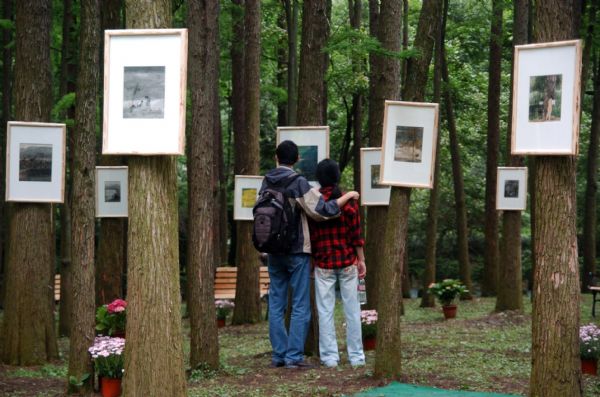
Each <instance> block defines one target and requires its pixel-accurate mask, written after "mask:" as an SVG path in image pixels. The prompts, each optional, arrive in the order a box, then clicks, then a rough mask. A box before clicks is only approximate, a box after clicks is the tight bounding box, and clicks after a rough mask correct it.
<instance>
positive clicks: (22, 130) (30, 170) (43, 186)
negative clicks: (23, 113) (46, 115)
mask: <svg viewBox="0 0 600 397" xmlns="http://www.w3.org/2000/svg"><path fill="white" fill-rule="evenodd" d="M65 136H66V126H65V124H52V123H30V122H20V121H9V122H8V126H7V136H6V201H20V202H40V203H62V202H63V201H64V185H65Z"/></svg>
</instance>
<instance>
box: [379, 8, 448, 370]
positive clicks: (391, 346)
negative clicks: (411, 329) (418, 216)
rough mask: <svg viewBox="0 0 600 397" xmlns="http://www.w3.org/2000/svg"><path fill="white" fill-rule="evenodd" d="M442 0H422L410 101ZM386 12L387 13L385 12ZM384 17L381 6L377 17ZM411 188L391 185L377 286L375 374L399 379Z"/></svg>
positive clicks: (420, 91) (410, 67) (419, 90)
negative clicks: (417, 52) (401, 318)
mask: <svg viewBox="0 0 600 397" xmlns="http://www.w3.org/2000/svg"><path fill="white" fill-rule="evenodd" d="M391 3H393V8H392V10H390V14H392V15H386V17H395V18H396V19H397V20H399V19H400V17H401V13H402V3H401V1H399V0H398V1H393V2H391ZM441 13H442V1H441V0H424V1H423V6H422V8H421V14H420V17H419V24H418V26H417V32H416V35H415V40H414V44H413V46H414V48H415V49H416V50H417V51H419V53H420V56H419V57H415V58H412V59H410V60H409V61H408V64H407V71H406V72H407V78H406V85H405V87H404V88H403V90H402V98H403V100H405V101H410V102H423V99H424V98H425V88H426V86H427V78H428V71H429V64H430V63H431V58H432V55H433V47H434V44H435V41H436V38H437V37H438V34H439V29H440V28H441V22H442V18H441V15H442V14H441ZM385 14H387V12H386V13H385ZM383 17H384V10H383V8H382V10H381V14H380V18H383ZM410 192H411V189H410V188H400V187H392V191H391V195H390V206H389V209H388V216H387V222H386V229H385V238H384V239H383V240H384V249H383V260H382V261H381V268H380V269H379V271H378V272H379V274H378V277H379V280H378V288H379V293H380V296H381V297H385V299H379V302H378V305H377V312H378V313H379V321H378V322H377V339H378V340H377V350H376V352H375V376H376V377H380V378H381V377H383V378H393V379H399V378H400V374H401V364H400V357H401V343H400V341H401V339H400V335H401V332H400V316H401V306H402V291H401V277H402V269H403V267H404V265H405V262H406V259H407V255H406V250H407V248H408V244H407V237H408V212H409V204H410Z"/></svg>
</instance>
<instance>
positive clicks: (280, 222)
mask: <svg viewBox="0 0 600 397" xmlns="http://www.w3.org/2000/svg"><path fill="white" fill-rule="evenodd" d="M298 176H299V175H298V174H296V173H293V174H291V175H290V176H288V177H287V178H283V179H282V180H280V181H279V182H278V183H276V184H272V183H269V182H268V181H267V182H266V183H267V186H266V187H265V189H264V190H263V191H262V192H261V193H260V195H259V197H258V200H257V201H256V204H255V205H254V208H253V209H252V213H253V215H254V227H253V230H252V242H254V247H256V249H257V250H258V251H260V252H266V253H268V254H286V253H288V252H289V251H290V249H291V248H292V244H293V243H294V241H296V239H297V234H298V223H297V222H296V215H295V210H294V206H292V204H290V200H289V199H290V194H289V192H288V189H287V188H288V186H289V185H290V184H291V183H292V182H294V181H295V180H296V178H297V177H298Z"/></svg>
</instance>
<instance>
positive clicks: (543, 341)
mask: <svg viewBox="0 0 600 397" xmlns="http://www.w3.org/2000/svg"><path fill="white" fill-rule="evenodd" d="M580 13H581V10H580V8H579V7H578V5H577V2H564V1H559V0H547V1H544V2H543V3H539V4H536V10H535V13H534V16H533V21H532V27H533V38H534V41H535V42H540V43H541V42H551V41H559V40H568V39H573V38H576V37H577V34H578V24H577V22H578V19H579V14H580ZM569 128H570V127H569ZM569 132H570V131H569ZM536 168H537V170H536V173H537V175H536V179H535V181H534V189H535V192H536V198H535V202H534V206H533V211H534V212H535V216H536V222H535V235H536V239H535V241H534V247H533V250H534V251H535V256H536V260H537V263H536V267H535V274H534V280H535V281H534V286H535V289H536V293H535V295H534V297H533V312H532V330H533V332H532V349H531V356H532V368H531V383H530V394H531V396H532V397H538V396H539V397H541V396H544V397H559V396H571V397H577V396H581V395H582V385H581V369H580V364H579V361H580V360H579V317H580V314H579V300H580V297H579V265H578V260H577V227H576V218H577V214H576V205H575V202H576V181H575V172H576V158H575V157H574V156H560V157H559V156H554V157H549V156H540V157H536Z"/></svg>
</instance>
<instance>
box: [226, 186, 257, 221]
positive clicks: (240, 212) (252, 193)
mask: <svg viewBox="0 0 600 397" xmlns="http://www.w3.org/2000/svg"><path fill="white" fill-rule="evenodd" d="M262 182H263V177H262V176H254V175H236V176H235V187H234V191H233V219H234V220H236V221H251V220H254V216H253V215H252V208H253V207H254V204H255V203H256V199H257V197H258V192H259V191H260V187H261V186H262Z"/></svg>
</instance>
